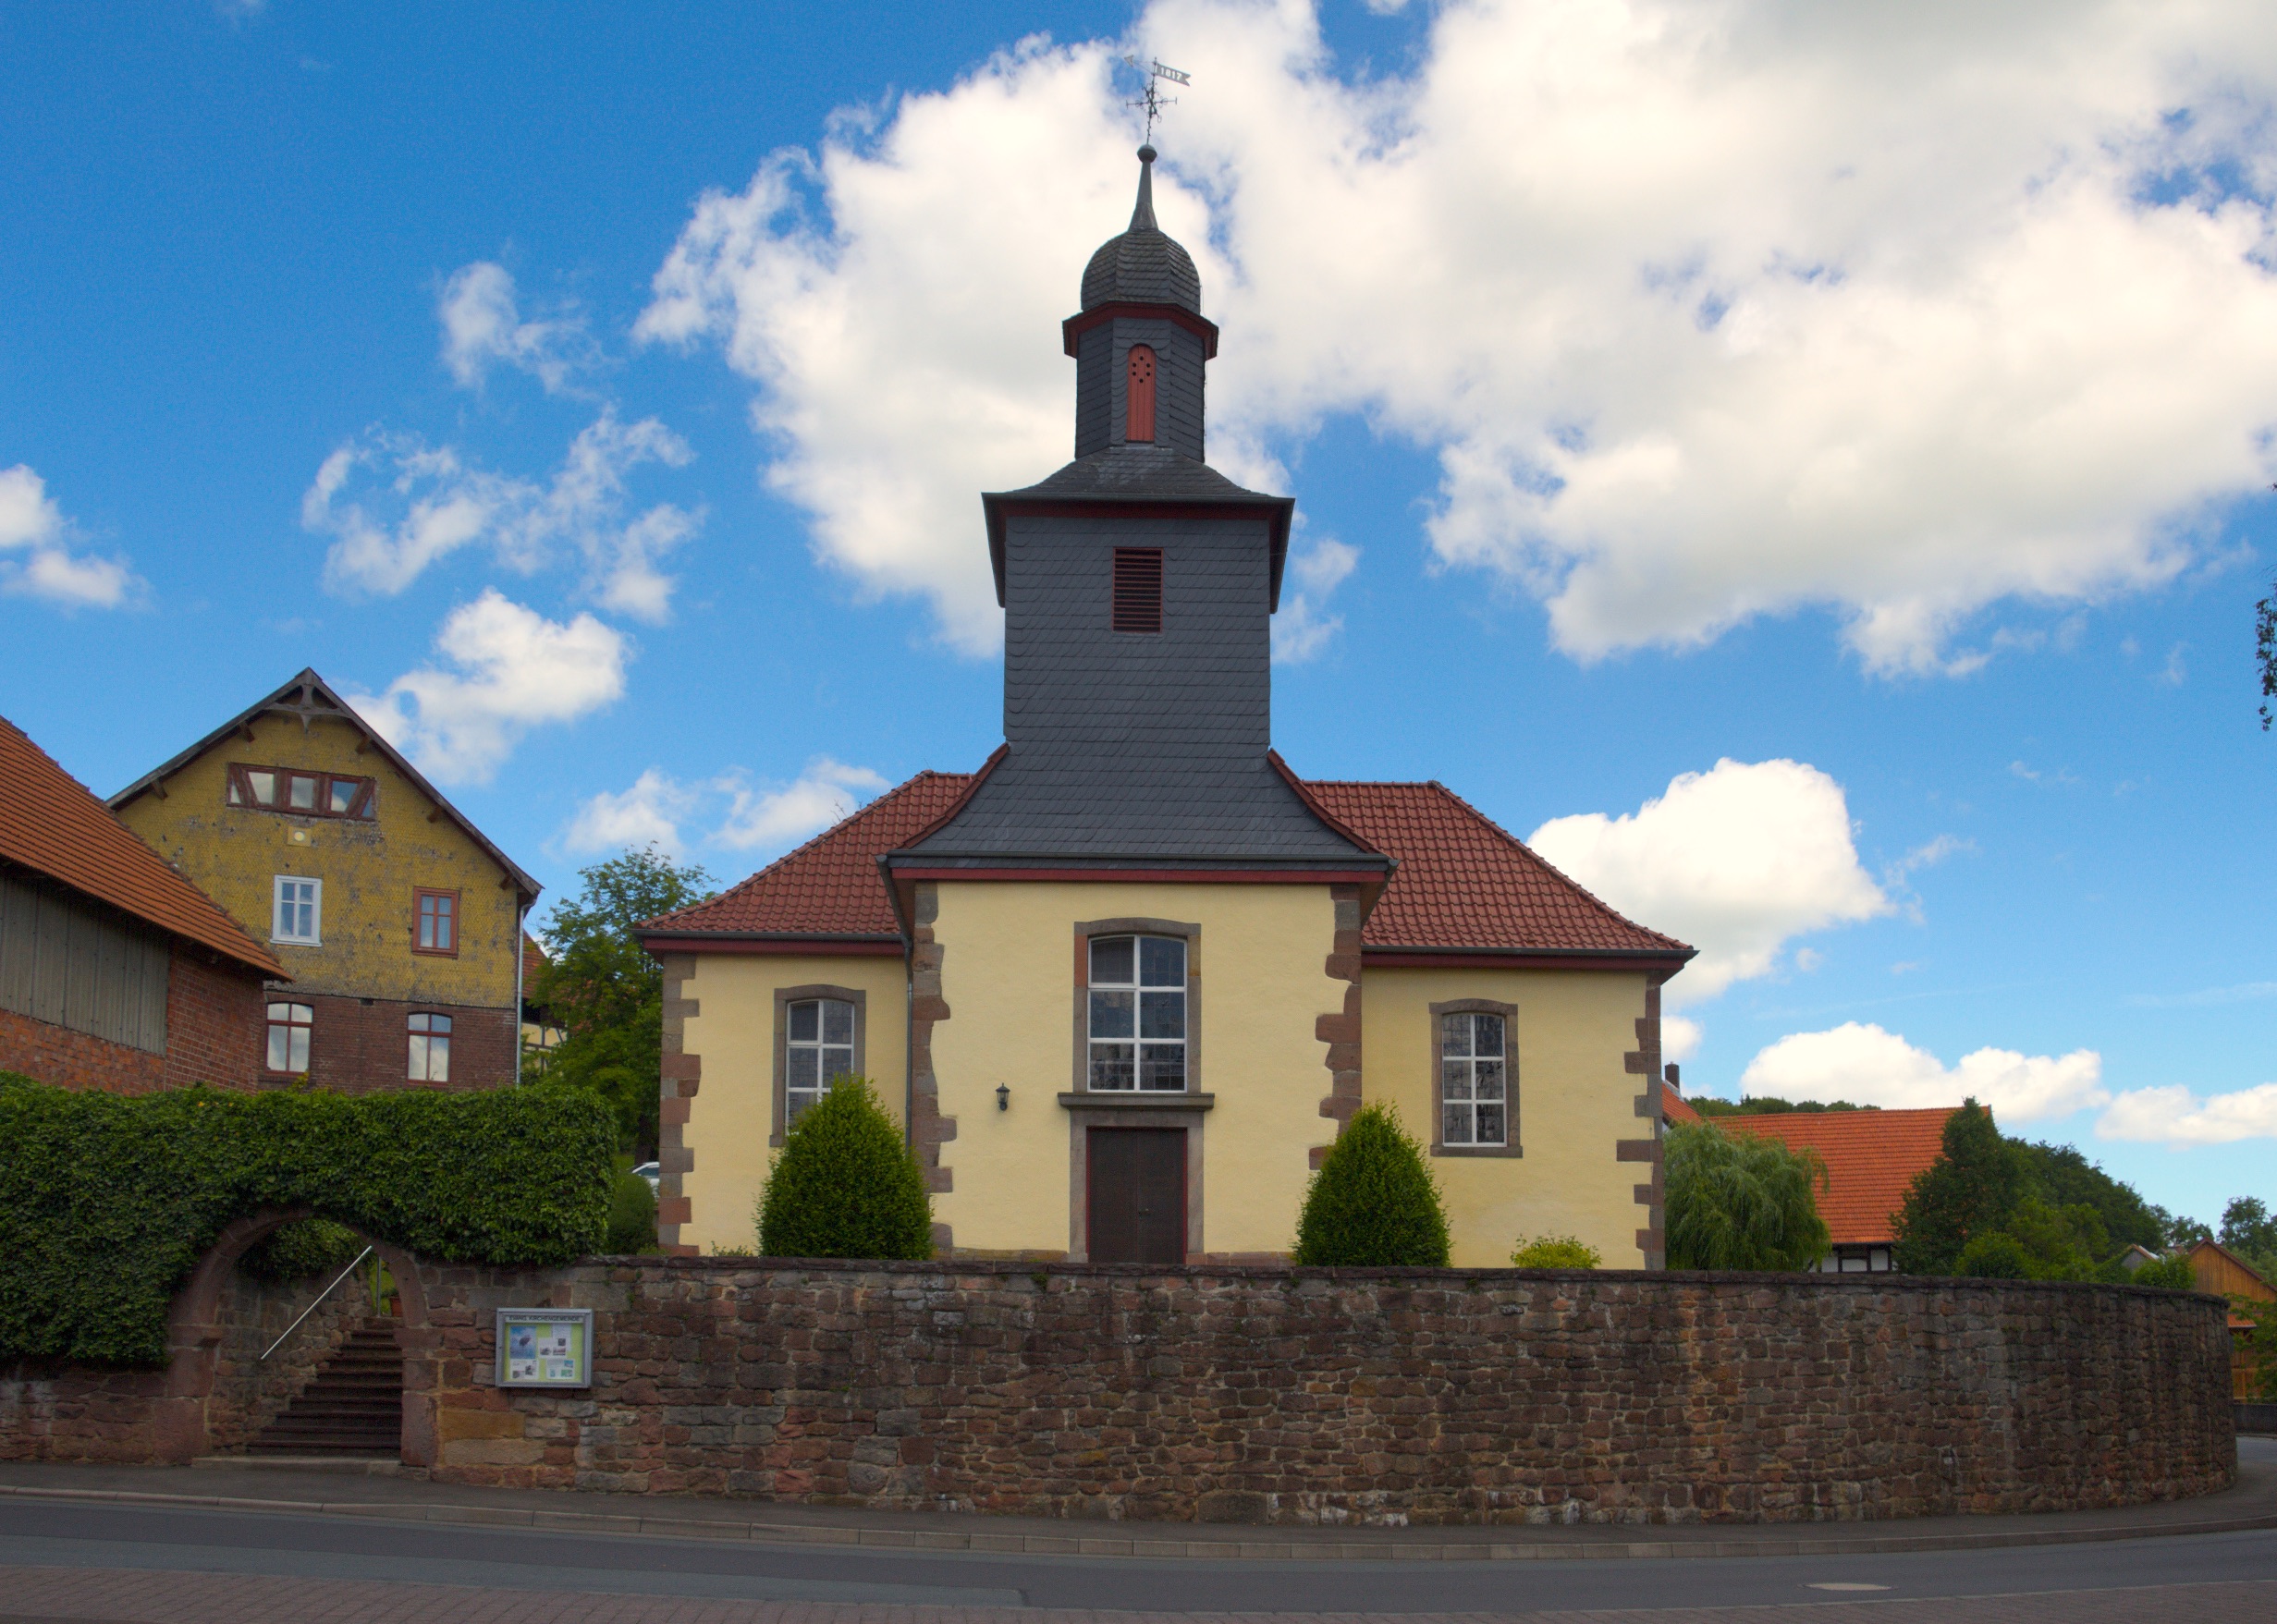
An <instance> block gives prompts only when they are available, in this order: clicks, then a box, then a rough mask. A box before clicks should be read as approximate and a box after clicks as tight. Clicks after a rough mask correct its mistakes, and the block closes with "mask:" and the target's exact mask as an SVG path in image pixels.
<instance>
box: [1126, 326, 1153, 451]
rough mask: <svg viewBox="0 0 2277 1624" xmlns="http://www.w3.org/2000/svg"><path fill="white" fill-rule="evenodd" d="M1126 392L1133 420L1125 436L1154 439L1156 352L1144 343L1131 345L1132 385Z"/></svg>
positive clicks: (1128, 438)
mask: <svg viewBox="0 0 2277 1624" xmlns="http://www.w3.org/2000/svg"><path fill="white" fill-rule="evenodd" d="M1125 393H1126V397H1127V399H1128V400H1129V403H1130V408H1131V410H1130V419H1131V421H1130V427H1129V429H1128V430H1127V431H1126V432H1125V433H1124V434H1123V438H1124V439H1126V440H1152V439H1153V438H1154V437H1155V352H1154V351H1153V350H1151V349H1149V348H1146V346H1145V345H1144V344H1133V345H1132V346H1131V378H1130V386H1129V388H1128V389H1127V391H1126V392H1125Z"/></svg>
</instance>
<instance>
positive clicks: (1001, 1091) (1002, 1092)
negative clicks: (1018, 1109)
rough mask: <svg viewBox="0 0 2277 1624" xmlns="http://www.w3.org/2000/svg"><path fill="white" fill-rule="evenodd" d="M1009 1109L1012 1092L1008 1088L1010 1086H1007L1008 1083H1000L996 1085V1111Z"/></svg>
mask: <svg viewBox="0 0 2277 1624" xmlns="http://www.w3.org/2000/svg"><path fill="white" fill-rule="evenodd" d="M1011 1108H1012V1091H1011V1087H1010V1084H1008V1083H1001V1082H999V1083H998V1084H997V1109H998V1110H999V1111H1009V1110H1010V1109H1011Z"/></svg>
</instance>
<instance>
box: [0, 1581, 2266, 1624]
mask: <svg viewBox="0 0 2277 1624" xmlns="http://www.w3.org/2000/svg"><path fill="white" fill-rule="evenodd" d="M1796 1589H1797V1592H1798V1594H1797V1595H1796V1597H1795V1600H1794V1601H1793V1602H1790V1603H1786V1604H1781V1605H1777V1606H1730V1607H1681V1606H1680V1607H1647V1608H1636V1607H1622V1608H1612V1609H1573V1608H1562V1609H1557V1610H1553V1611H1546V1612H1530V1613H1475V1612H1474V1613H1410V1614H1402V1615H1400V1616H1399V1617H1400V1618H1402V1624H1798V1621H1797V1618H1796V1614H1795V1608H1796V1606H1798V1605H1800V1606H1806V1607H1807V1608H1808V1614H1807V1618H1808V1619H1809V1624H2144V1621H2145V1620H2149V1619H2166V1618H2187V1619H2190V1620H2192V1624H2269V1620H2271V1619H2273V1618H2277V1580H2260V1581H2240V1582H2234V1583H2221V1584H2172V1585H2152V1586H2145V1587H2142V1588H2139V1589H2127V1590H2098V1591H2055V1592H2044V1593H2036V1594H2026V1595H2005V1596H1980V1597H1938V1598H1932V1599H1906V1598H1889V1599H1881V1600H1864V1599H1860V1600H1850V1599H1843V1600H1835V1599H1832V1598H1824V1599H1821V1598H1819V1597H1817V1596H1814V1595H1813V1594H1811V1593H1808V1592H1807V1590H1806V1588H1805V1587H1803V1586H1800V1585H1798V1586H1797V1587H1796ZM0 1594H4V1595H5V1596H6V1606H7V1608H8V1609H9V1610H8V1611H6V1612H0V1624H1199V1621H1203V1620H1206V1621H1208V1624H1367V1621H1368V1620H1370V1619H1372V1618H1380V1617H1382V1616H1381V1615H1369V1614H1362V1613H1147V1612H1092V1611H1084V1610H1080V1609H1072V1608H1041V1607H1038V1608H999V1607H946V1606H944V1607H928V1606H899V1605H883V1604H870V1603H849V1602H752V1601H720V1600H710V1599H693V1598H681V1597H663V1596H658V1597H643V1596H624V1595H608V1594H599V1593H593V1592H590V1591H553V1590H521V1589H511V1590H508V1589H488V1588H484V1587H480V1586H473V1585H450V1584H399V1583H387V1582H383V1581H365V1580H319V1579H286V1578H270V1577H254V1576H240V1575H234V1574H212V1573H178V1572H153V1571H147V1570H137V1571H115V1570H110V1569H80V1568H9V1567H0Z"/></svg>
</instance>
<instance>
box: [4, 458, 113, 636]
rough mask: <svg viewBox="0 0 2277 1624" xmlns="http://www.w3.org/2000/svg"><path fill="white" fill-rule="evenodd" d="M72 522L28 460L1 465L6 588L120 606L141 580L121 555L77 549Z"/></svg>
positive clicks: (75, 602)
mask: <svg viewBox="0 0 2277 1624" xmlns="http://www.w3.org/2000/svg"><path fill="white" fill-rule="evenodd" d="M74 539H75V538H74V536H73V532H72V528H71V523H70V521H69V520H68V519H66V518H64V515H63V509H62V508H61V507H58V506H56V503H55V498H54V497H52V496H50V495H48V494H47V482H46V481H44V480H43V479H42V478H41V477H40V476H39V475H38V474H36V473H34V472H33V471H32V470H31V467H30V466H29V465H28V464H25V463H20V462H19V463H18V464H17V465H16V466H15V467H14V468H5V469H0V592H8V593H12V594H14V595H17V596H19V597H28V598H45V599H46V600H47V601H48V602H49V603H51V604H61V605H62V606H63V607H65V608H67V609H116V608H117V607H118V606H119V605H120V604H124V603H126V602H127V600H128V599H129V597H130V596H131V595H132V594H133V593H134V592H136V591H137V590H138V589H139V588H140V587H141V584H142V583H141V580H138V579H136V577H135V574H134V572H133V571H132V570H130V569H129V568H127V566H126V564H125V563H124V562H122V561H121V560H119V559H116V558H99V557H96V556H92V555H91V554H85V553H77V552H74V551H73V550H72V543H73V540H74Z"/></svg>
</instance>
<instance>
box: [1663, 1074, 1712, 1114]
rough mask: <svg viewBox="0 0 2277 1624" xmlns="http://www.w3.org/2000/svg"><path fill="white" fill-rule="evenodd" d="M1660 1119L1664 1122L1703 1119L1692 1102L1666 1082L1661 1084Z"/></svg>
mask: <svg viewBox="0 0 2277 1624" xmlns="http://www.w3.org/2000/svg"><path fill="white" fill-rule="evenodd" d="M1660 1119H1661V1120H1662V1121H1663V1122H1698V1121H1700V1120H1702V1118H1701V1116H1700V1114H1699V1113H1698V1112H1697V1111H1696V1110H1694V1109H1693V1108H1692V1105H1691V1102H1690V1101H1688V1100H1686V1099H1685V1098H1684V1096H1683V1095H1682V1094H1680V1093H1677V1092H1676V1091H1675V1090H1674V1089H1672V1088H1671V1087H1669V1085H1668V1084H1667V1083H1665V1082H1664V1083H1662V1084H1661V1085H1660Z"/></svg>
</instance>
